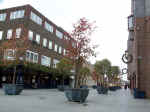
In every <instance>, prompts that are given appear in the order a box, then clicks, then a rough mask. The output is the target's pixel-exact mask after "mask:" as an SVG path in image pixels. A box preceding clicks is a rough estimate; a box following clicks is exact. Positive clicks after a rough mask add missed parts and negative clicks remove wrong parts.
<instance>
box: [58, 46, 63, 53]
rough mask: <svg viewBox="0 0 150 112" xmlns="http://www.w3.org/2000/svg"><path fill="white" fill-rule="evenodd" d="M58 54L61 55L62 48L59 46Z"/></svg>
mask: <svg viewBox="0 0 150 112" xmlns="http://www.w3.org/2000/svg"><path fill="white" fill-rule="evenodd" d="M58 52H59V54H61V53H62V47H61V46H59V51H58Z"/></svg>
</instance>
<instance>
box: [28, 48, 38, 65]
mask: <svg viewBox="0 0 150 112" xmlns="http://www.w3.org/2000/svg"><path fill="white" fill-rule="evenodd" d="M26 61H29V62H33V63H38V53H34V52H32V51H29V50H27V51H26Z"/></svg>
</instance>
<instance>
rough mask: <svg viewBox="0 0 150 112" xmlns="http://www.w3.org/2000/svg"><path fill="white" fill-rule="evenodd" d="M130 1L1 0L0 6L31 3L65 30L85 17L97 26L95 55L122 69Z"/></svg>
mask: <svg viewBox="0 0 150 112" xmlns="http://www.w3.org/2000/svg"><path fill="white" fill-rule="evenodd" d="M130 2H131V0H0V9H3V8H9V7H14V6H19V5H25V4H30V5H32V6H33V7H34V8H35V9H37V10H38V11H39V12H41V13H42V14H43V15H44V16H46V17H47V18H49V20H51V21H52V22H54V23H55V24H56V25H58V26H60V27H62V28H63V29H64V30H66V31H68V32H69V31H71V30H72V24H73V23H75V22H76V21H77V20H78V19H79V18H82V17H86V18H87V19H89V20H90V21H96V26H97V27H98V28H97V29H96V31H95V33H94V34H93V35H92V37H91V39H92V42H93V43H94V44H98V45H99V47H98V48H97V50H96V52H98V55H97V57H96V58H92V59H91V62H92V63H94V62H95V61H96V60H101V59H104V58H107V59H109V60H110V61H111V62H112V65H118V66H120V67H121V68H123V67H125V64H123V63H122V61H121V56H122V54H123V53H124V51H125V50H126V48H127V38H128V31H127V17H128V16H129V15H130V14H131V13H130V12H131V11H130V10H131V7H130V6H131V5H130V4H131V3H130Z"/></svg>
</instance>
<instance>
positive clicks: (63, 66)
mask: <svg viewBox="0 0 150 112" xmlns="http://www.w3.org/2000/svg"><path fill="white" fill-rule="evenodd" d="M72 68H73V65H72V62H71V60H69V59H67V58H63V59H61V60H60V62H59V63H57V69H58V71H59V74H61V76H62V84H63V85H64V78H65V77H66V76H68V75H70V71H71V69H72Z"/></svg>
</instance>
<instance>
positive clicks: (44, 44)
mask: <svg viewBox="0 0 150 112" xmlns="http://www.w3.org/2000/svg"><path fill="white" fill-rule="evenodd" d="M43 47H47V39H46V38H44V39H43Z"/></svg>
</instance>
